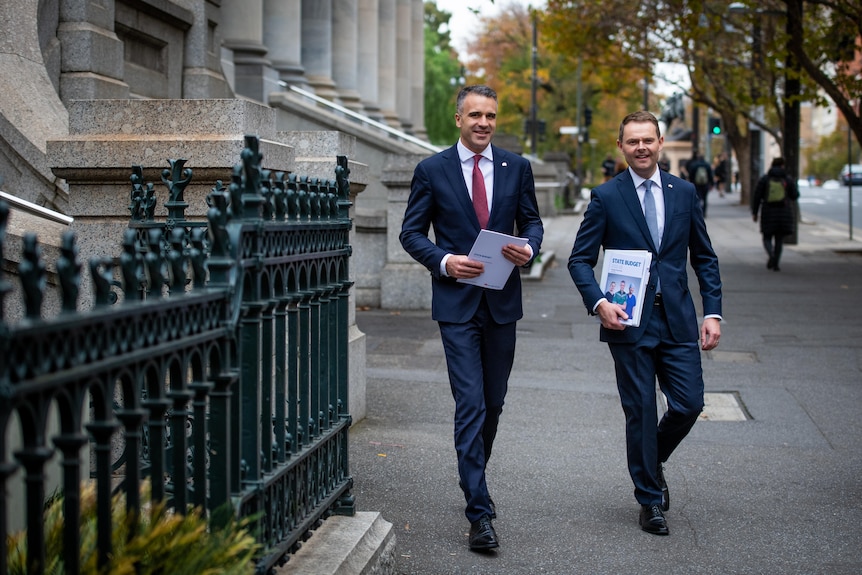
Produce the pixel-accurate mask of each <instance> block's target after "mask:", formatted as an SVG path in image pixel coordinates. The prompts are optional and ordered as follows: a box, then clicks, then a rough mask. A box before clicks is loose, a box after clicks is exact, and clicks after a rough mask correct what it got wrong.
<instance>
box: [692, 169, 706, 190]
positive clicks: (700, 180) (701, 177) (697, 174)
mask: <svg viewBox="0 0 862 575" xmlns="http://www.w3.org/2000/svg"><path fill="white" fill-rule="evenodd" d="M694 183H695V184H696V185H698V186H705V185H707V184H708V183H709V172H707V171H706V166H704V165H700V166H698V167H697V168H696V169H695V170H694Z"/></svg>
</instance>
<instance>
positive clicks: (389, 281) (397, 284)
mask: <svg viewBox="0 0 862 575" xmlns="http://www.w3.org/2000/svg"><path fill="white" fill-rule="evenodd" d="M426 157H427V156H422V155H410V154H390V155H389V156H388V157H387V161H386V165H385V167H384V169H383V176H382V177H381V178H380V180H381V182H382V183H383V184H384V185H385V186H386V188H387V189H388V190H389V203H388V207H387V214H386V265H385V266H383V271H382V273H381V274H380V277H381V280H380V307H381V308H382V309H431V278H430V277H429V276H428V270H427V269H425V266H423V265H421V264H419V263H417V262H416V261H415V260H414V259H413V258H412V257H410V255H409V254H408V253H407V252H405V251H404V248H402V247H401V242H400V241H399V239H398V235H399V232H400V231H401V224H402V223H403V221H404V210H405V208H406V207H407V198H408V196H409V195H410V181H411V180H412V178H413V170H414V169H415V168H416V164H418V163H419V162H420V161H422V160H423V159H424V158H426Z"/></svg>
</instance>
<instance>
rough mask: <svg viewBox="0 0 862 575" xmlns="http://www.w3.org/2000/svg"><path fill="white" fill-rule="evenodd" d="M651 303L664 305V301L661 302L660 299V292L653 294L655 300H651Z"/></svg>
mask: <svg viewBox="0 0 862 575" xmlns="http://www.w3.org/2000/svg"><path fill="white" fill-rule="evenodd" d="M652 304H653V305H657V306H663V305H664V302H663V301H662V299H661V294H660V293H657V294H655V301H653V303H652Z"/></svg>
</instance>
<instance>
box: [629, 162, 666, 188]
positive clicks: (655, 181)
mask: <svg viewBox="0 0 862 575" xmlns="http://www.w3.org/2000/svg"><path fill="white" fill-rule="evenodd" d="M660 173H661V170H659V169H658V168H656V170H655V172H653V175H652V176H650V177H649V178H642V177H640V176H639V175H637V174H636V173H635V171H634V170H633V169H631V167H629V174H631V177H632V181H633V182H634V184H635V189H636V190H637V189H639V188H640V187H641V184H643V183H644V181H646V180H650V181H652V183H653V185H654V186H655V187H657V188H659V189H661V176H660Z"/></svg>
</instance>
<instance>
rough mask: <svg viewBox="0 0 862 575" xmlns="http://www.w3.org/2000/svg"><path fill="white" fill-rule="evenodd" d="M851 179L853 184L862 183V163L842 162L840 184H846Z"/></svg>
mask: <svg viewBox="0 0 862 575" xmlns="http://www.w3.org/2000/svg"><path fill="white" fill-rule="evenodd" d="M851 181H852V182H853V185H854V186H858V185H862V164H844V167H843V168H841V184H842V185H844V186H846V185H848V184H850V182H851Z"/></svg>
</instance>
